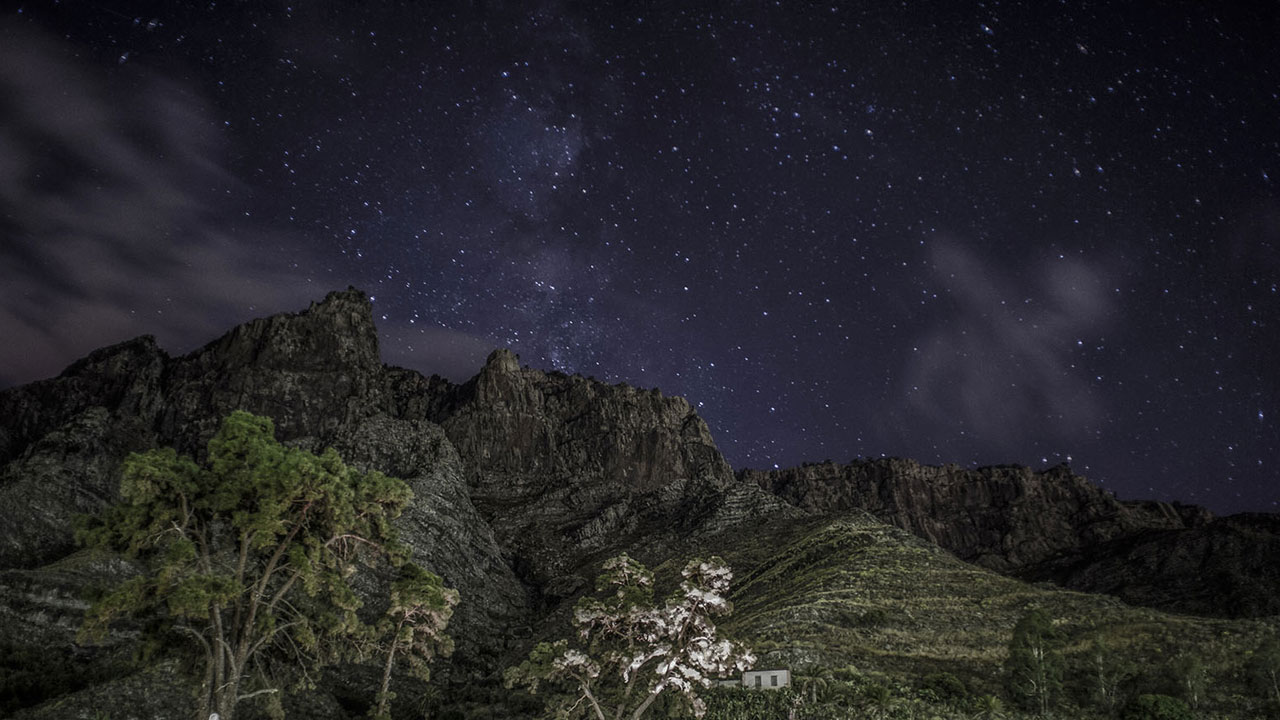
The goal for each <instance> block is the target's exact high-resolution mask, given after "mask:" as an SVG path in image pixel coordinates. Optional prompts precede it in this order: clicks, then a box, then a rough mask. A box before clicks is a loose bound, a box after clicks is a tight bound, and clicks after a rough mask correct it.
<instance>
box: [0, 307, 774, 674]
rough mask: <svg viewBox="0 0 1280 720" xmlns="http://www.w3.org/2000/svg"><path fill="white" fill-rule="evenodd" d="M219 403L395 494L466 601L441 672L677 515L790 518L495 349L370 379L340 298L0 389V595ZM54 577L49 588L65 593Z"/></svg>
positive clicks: (140, 347) (704, 436) (636, 420)
mask: <svg viewBox="0 0 1280 720" xmlns="http://www.w3.org/2000/svg"><path fill="white" fill-rule="evenodd" d="M235 409H244V410H248V411H250V412H253V413H256V414H259V415H265V416H268V417H271V418H272V419H273V420H274V421H275V424H276V428H277V435H278V437H279V439H281V440H282V441H284V442H287V443H290V444H293V445H296V446H299V447H305V448H307V449H310V450H313V451H319V450H322V449H323V448H325V447H334V448H335V449H337V450H338V451H339V453H340V454H341V455H342V456H343V457H344V458H345V459H346V460H347V461H348V462H350V463H351V464H353V465H355V466H357V467H360V468H362V469H378V470H381V471H383V472H385V473H388V474H390V475H394V476H397V477H401V478H404V479H405V480H407V481H408V482H409V484H410V486H411V487H412V488H413V490H414V493H415V498H416V499H415V502H414V503H413V505H412V506H411V507H410V508H409V510H408V511H407V512H406V513H405V514H404V516H403V517H402V518H401V519H400V529H401V531H402V533H403V534H404V537H405V539H407V540H408V541H409V542H410V544H411V545H412V546H413V548H414V551H415V553H414V554H415V559H416V560H417V561H418V562H420V563H421V564H422V565H424V566H426V567H428V568H430V569H432V570H433V571H435V572H437V573H439V574H440V575H441V576H442V577H444V579H445V580H446V581H447V582H448V583H450V584H451V585H453V586H455V587H457V588H458V589H459V590H460V591H461V593H462V597H463V598H464V599H465V601H464V602H463V603H462V604H461V605H460V606H459V608H458V610H457V613H456V615H455V617H454V620H453V622H452V623H451V625H450V632H451V634H453V635H454V637H455V639H456V640H457V641H458V647H459V650H458V662H455V663H453V664H454V665H455V666H460V667H472V668H484V669H487V670H492V669H493V668H495V667H497V662H496V658H497V657H498V656H499V655H501V654H502V653H504V652H507V651H508V650H509V649H510V644H511V643H510V640H511V636H510V633H509V632H508V630H509V629H510V628H513V627H520V626H528V624H529V622H530V620H529V615H530V613H531V612H534V611H535V610H537V609H538V608H540V607H544V606H545V605H546V604H547V603H556V602H558V601H559V599H561V598H564V597H568V596H570V595H572V594H573V593H574V592H576V591H578V590H579V589H580V588H582V587H583V586H584V585H585V578H587V577H590V576H591V575H592V573H593V572H594V571H593V570H591V569H583V568H586V567H587V566H588V565H589V564H591V562H592V558H596V557H598V556H599V555H600V554H602V553H608V552H611V551H616V550H617V549H618V548H621V547H625V546H626V545H625V544H624V543H629V542H630V540H629V538H631V539H633V538H635V536H637V535H643V536H644V538H645V540H644V542H636V543H635V544H636V545H647V546H648V547H650V548H652V549H653V552H656V553H662V552H665V551H668V550H669V549H670V548H672V547H674V546H675V544H676V543H678V539H679V538H680V537H681V536H683V535H687V534H688V533H689V532H691V531H692V530H693V529H694V525H695V524H696V522H702V524H703V525H706V524H707V522H710V521H712V520H714V523H713V524H717V527H719V526H728V525H732V524H733V523H734V522H736V521H738V520H740V519H742V518H746V517H748V516H750V515H751V514H752V513H757V514H758V513H761V512H783V513H784V514H785V513H786V512H793V513H794V512H795V511H794V510H793V509H790V508H788V507H787V506H785V504H783V503H781V502H779V501H777V500H776V499H774V498H772V497H771V496H769V495H767V494H766V493H763V492H760V491H752V492H745V493H744V492H743V488H742V487H741V486H740V485H739V484H738V483H736V482H734V478H733V475H732V471H731V469H730V468H729V466H728V464H727V463H726V462H725V461H724V459H723V457H721V455H720V453H719V452H718V451H717V450H716V447H715V444H714V443H713V441H712V439H711V436H710V433H709V432H708V430H707V426H706V424H705V423H704V422H703V421H702V420H701V418H699V417H698V416H697V414H696V413H695V412H694V411H693V410H692V408H691V407H690V406H689V404H688V403H687V402H686V401H685V400H683V399H682V398H669V397H664V396H662V395H661V394H660V393H658V392H657V391H656V390H653V391H646V390H637V389H635V388H631V387H627V386H624V385H616V386H609V385H606V384H603V383H599V382H595V381H593V380H587V379H585V378H582V377H578V376H566V375H563V374H560V373H544V372H541V371H537V370H530V369H527V368H521V367H520V366H519V363H518V360H517V358H516V357H515V355H513V354H512V353H510V352H508V351H506V350H498V351H495V352H494V353H493V354H492V356H491V357H490V358H489V360H488V362H487V363H486V364H485V366H484V367H483V368H482V369H481V370H480V373H479V374H478V375H477V376H476V377H475V378H473V379H472V380H471V381H469V382H467V383H463V384H461V385H456V384H453V383H450V382H448V381H446V380H443V379H442V378H439V377H424V376H422V375H420V374H419V373H416V372H413V371H411V370H405V369H402V368H390V367H384V366H383V365H382V364H381V361H380V359H379V353H378V340H377V332H376V328H375V326H374V323H373V315H372V308H371V305H370V302H369V300H368V298H367V296H366V295H365V294H364V293H362V292H360V291H357V290H354V289H353V290H348V291H345V292H335V293H331V294H329V296H328V297H326V298H325V299H324V300H323V301H322V302H318V303H313V304H312V305H311V307H310V308H308V309H307V310H305V311H303V312H299V313H288V314H281V315H275V316H272V317H268V318H263V319H259V320H254V321H252V322H249V323H246V324H244V325H241V326H239V327H237V328H235V329H233V330H231V331H230V332H228V333H227V334H225V335H223V336H222V337H220V338H218V339H217V340H214V341H213V342H211V343H209V344H208V345H206V346H205V347H203V348H200V349H199V350H196V351H195V352H192V353H190V354H188V355H186V356H183V357H170V356H169V355H168V354H167V353H165V352H164V351H163V350H162V349H160V348H159V347H158V346H157V345H156V343H155V342H154V340H153V339H152V338H149V337H143V338H138V339H136V340H132V341H129V342H126V343H121V344H119V345H116V346H112V347H109V348H104V349H102V350H99V351H96V352H94V353H93V354H91V355H90V356H88V357H87V358H85V359H83V360H81V361H79V362H76V363H75V364H73V365H71V366H70V367H68V368H67V369H66V370H65V371H64V372H63V373H62V374H61V375H59V376H58V377H56V378H52V379H49V380H45V381H41V382H37V383H33V384H30V385H26V386H23V387H18V388H11V389H9V390H5V391H3V392H0V570H4V569H8V570H10V571H11V572H10V573H9V574H8V575H7V576H6V577H7V578H8V582H9V583H10V584H9V585H8V587H9V589H10V590H11V592H5V593H0V594H3V595H4V596H5V597H7V598H8V597H18V596H19V595H31V594H32V593H35V594H37V595H38V594H39V593H40V592H42V591H41V590H39V589H38V588H35V586H34V585H33V583H36V584H38V583H39V582H41V581H42V580H41V579H42V578H48V577H51V576H50V575H49V574H48V573H45V572H39V571H37V568H41V567H42V566H48V565H49V563H54V562H56V561H59V560H60V559H61V558H64V557H66V556H68V554H70V553H72V552H73V551H74V544H73V542H72V534H71V520H72V518H73V516H74V515H76V514H77V513H87V512H95V511H97V510H98V509H100V508H101V507H103V506H104V504H106V503H108V502H110V501H112V500H114V499H115V498H116V488H117V486H118V483H119V466H120V462H121V460H122V459H123V458H124V457H125V456H126V455H127V454H128V453H129V452H131V451H137V450H145V449H148V448H153V447H158V446H174V447H177V448H178V449H179V450H181V451H183V452H185V453H189V454H194V455H197V456H199V455H201V454H202V453H203V452H204V447H205V445H206V443H207V442H208V440H209V438H210V437H211V436H212V434H213V433H214V432H215V430H216V428H217V426H218V423H219V422H220V420H221V419H222V418H223V417H225V416H226V415H227V414H229V413H230V412H231V411H233V410H235ZM703 521H706V522H703ZM23 571H30V572H27V573H26V574H25V575H24V574H23ZM58 577H59V578H60V580H59V584H58V587H57V588H47V590H48V592H51V593H52V592H55V590H56V592H63V593H64V594H65V593H66V592H70V593H72V594H71V595H70V596H68V597H72V596H74V592H73V591H74V587H71V586H68V585H67V584H66V583H65V582H63V581H64V580H65V579H66V578H65V576H58ZM71 585H74V583H72V584H71ZM33 588H34V589H33ZM0 589H2V588H0ZM10 609H11V610H12V608H10Z"/></svg>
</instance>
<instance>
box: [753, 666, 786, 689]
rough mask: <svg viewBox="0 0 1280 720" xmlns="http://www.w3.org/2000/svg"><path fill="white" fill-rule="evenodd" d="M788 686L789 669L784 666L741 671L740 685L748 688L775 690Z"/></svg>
mask: <svg viewBox="0 0 1280 720" xmlns="http://www.w3.org/2000/svg"><path fill="white" fill-rule="evenodd" d="M790 686H791V671H790V670H788V669H786V668H779V669H777V670H748V671H746V672H744V673H742V687H744V688H747V689H749V690H777V689H779V688H784V687H790Z"/></svg>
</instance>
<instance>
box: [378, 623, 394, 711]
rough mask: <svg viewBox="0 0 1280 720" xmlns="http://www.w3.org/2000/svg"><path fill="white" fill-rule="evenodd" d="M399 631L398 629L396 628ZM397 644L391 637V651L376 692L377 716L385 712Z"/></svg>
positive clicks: (388, 651)
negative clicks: (379, 686)
mask: <svg viewBox="0 0 1280 720" xmlns="http://www.w3.org/2000/svg"><path fill="white" fill-rule="evenodd" d="M397 630H399V628H397ZM398 644H399V643H398V642H397V641H396V639H395V636H392V640H391V649H390V650H387V664H386V665H383V666H382V688H381V689H379V690H378V714H379V715H384V714H386V712H387V690H388V689H389V688H390V687H391V665H392V662H394V660H395V657H396V646H397V645H398Z"/></svg>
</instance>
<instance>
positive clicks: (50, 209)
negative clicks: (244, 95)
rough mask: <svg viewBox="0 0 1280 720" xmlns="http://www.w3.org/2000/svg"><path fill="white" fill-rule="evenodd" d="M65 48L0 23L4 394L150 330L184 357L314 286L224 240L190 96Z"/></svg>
mask: <svg viewBox="0 0 1280 720" xmlns="http://www.w3.org/2000/svg"><path fill="white" fill-rule="evenodd" d="M70 50H71V48H70V46H65V45H63V44H60V43H59V42H57V41H55V40H52V39H50V38H47V37H45V36H42V35H39V34H37V33H35V32H33V31H32V30H30V29H28V28H27V27H26V26H19V25H16V24H0V95H2V96H3V97H4V98H5V99H6V102H3V103H0V238H2V239H3V242H0V337H4V338H6V342H5V343H3V344H0V387H3V386H6V385H11V384H14V383H18V382H26V381H29V380H34V379H37V378H39V377H43V376H47V375H50V374H52V373H56V372H57V371H58V370H59V369H60V368H61V367H62V366H64V365H65V364H67V363H69V362H70V361H72V360H74V359H75V358H76V357H79V356H80V355H83V354H84V353H85V352H87V351H89V350H91V349H93V348H95V347H99V346H101V345H105V344H109V343H112V342H118V341H120V340H124V339H127V338H129V337H132V336H135V335H139V334H143V333H152V334H155V335H157V336H158V338H159V339H160V341H161V343H162V344H164V345H165V346H166V347H168V348H169V349H170V350H171V351H179V352H180V351H185V350H188V349H190V348H191V347H192V346H194V345H196V344H198V343H200V342H203V341H205V340H208V339H210V337H211V336H212V335H213V334H216V333H217V332H219V331H220V330H223V329H225V327H226V326H227V325H228V324H230V323H233V322H236V321H238V320H243V319H247V318H248V317H252V316H254V315H258V314H265V313H264V311H265V312H274V311H276V310H279V309H284V308H288V307H292V306H294V305H298V304H300V303H301V304H305V302H306V300H307V299H309V298H311V297H313V296H316V295H317V294H318V292H320V291H321V290H320V289H319V288H316V287H314V286H311V285H309V284H308V282H307V281H306V279H305V278H303V279H290V280H287V281H285V280H283V278H284V277H285V275H284V274H283V273H280V272H277V271H278V270H279V269H281V268H283V267H284V265H285V263H286V262H303V263H306V262H307V259H305V258H296V257H295V258H286V257H282V256H281V255H278V254H276V253H273V252H272V250H271V249H272V248H273V247H278V246H279V245H280V243H273V242H271V241H270V238H268V237H265V236H261V235H255V236H254V237H253V239H252V241H249V240H246V239H244V238H242V237H239V236H237V235H236V234H234V233H233V231H232V230H231V223H229V222H228V221H227V217H228V216H229V215H230V214H231V212H232V211H234V208H230V207H227V206H225V204H224V201H220V200H219V198H220V197H225V196H227V195H228V194H229V191H230V192H231V193H234V191H236V190H237V189H238V185H237V183H236V181H235V180H234V178H232V176H231V174H230V173H229V172H228V171H226V170H225V169H224V167H223V165H222V163H221V160H220V158H221V156H222V151H221V148H220V145H219V142H220V139H219V135H218V133H217V130H216V128H215V123H214V122H213V121H212V118H211V117H210V114H209V112H208V110H207V109H206V108H205V107H204V105H203V103H202V102H201V100H200V98H199V97H198V96H196V95H195V94H193V93H192V92H190V91H189V90H188V89H187V88H184V87H182V86H179V85H176V84H174V83H172V82H169V81H167V80H164V79H162V78H159V77H154V76H150V75H147V74H146V73H145V72H143V71H134V70H132V69H130V68H118V69H116V70H114V71H111V72H108V71H107V70H105V69H102V68H98V67H94V66H91V65H88V64H85V63H83V62H81V61H79V60H77V59H75V58H74V57H73V56H72V55H71V52H70ZM289 277H295V276H292V275H290V276H289Z"/></svg>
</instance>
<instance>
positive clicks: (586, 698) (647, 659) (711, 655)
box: [506, 555, 755, 720]
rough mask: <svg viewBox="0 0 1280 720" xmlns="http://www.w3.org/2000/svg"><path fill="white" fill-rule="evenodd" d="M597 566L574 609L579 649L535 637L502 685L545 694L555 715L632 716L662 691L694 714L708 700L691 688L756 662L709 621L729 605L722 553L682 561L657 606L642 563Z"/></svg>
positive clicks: (622, 560) (605, 719) (600, 719)
mask: <svg viewBox="0 0 1280 720" xmlns="http://www.w3.org/2000/svg"><path fill="white" fill-rule="evenodd" d="M603 570H604V572H603V573H602V574H601V575H600V577H599V579H598V580H597V582H596V589H597V590H598V591H599V592H600V593H601V594H602V596H601V597H597V598H584V599H583V600H581V601H580V602H579V603H578V606H577V608H575V611H574V625H575V626H576V627H577V629H578V636H579V639H580V640H581V641H582V647H575V646H571V644H570V643H569V641H568V640H561V641H559V642H555V643H539V644H538V645H537V646H536V647H535V648H534V649H533V651H532V652H531V653H530V654H529V659H528V660H527V661H525V662H524V663H521V665H520V666H519V667H515V668H511V669H509V670H508V671H507V673H506V680H507V685H508V687H510V686H513V685H517V684H520V685H525V686H527V687H528V688H529V689H530V691H531V692H534V693H538V692H539V691H540V690H541V691H544V692H547V694H549V695H551V698H550V699H549V700H548V703H547V704H548V707H549V709H551V710H552V711H553V712H554V713H555V716H556V717H558V718H595V720H621V719H622V718H631V720H639V718H641V717H643V716H644V714H645V712H646V711H647V710H648V709H649V707H650V706H651V705H652V704H653V703H654V701H655V700H657V699H658V698H659V697H660V696H661V695H662V694H663V693H664V692H667V691H671V693H672V696H673V697H675V698H678V699H679V700H680V701H682V702H684V703H685V704H687V705H688V706H689V708H690V709H691V710H692V711H693V713H694V715H696V716H698V717H701V716H702V715H703V714H704V713H705V712H706V705H705V704H704V703H703V701H702V699H701V698H700V697H698V691H699V690H701V689H704V688H708V687H710V686H711V685H712V684H713V683H714V682H715V678H716V677H717V676H720V675H722V674H726V673H730V672H734V673H738V672H741V671H743V670H746V669H747V668H749V667H751V664H752V663H754V662H755V657H754V656H753V655H752V654H751V653H750V652H748V651H747V650H746V649H744V648H743V647H741V646H739V645H737V644H735V643H733V642H731V641H729V640H726V639H722V638H718V637H717V636H716V627H715V624H714V623H713V622H712V617H714V616H717V615H723V614H728V613H729V612H731V611H732V610H733V607H732V604H731V603H730V602H729V601H728V600H727V599H726V597H725V596H726V595H727V594H728V590H729V582H730V580H732V578H733V573H732V572H730V570H729V568H728V567H727V566H726V565H725V564H724V561H723V560H721V559H720V558H716V557H713V558H711V559H709V560H693V561H691V562H689V564H688V565H686V566H685V568H684V571H683V573H682V574H683V577H684V581H683V582H682V583H681V584H680V587H679V589H678V590H676V592H675V593H673V594H672V595H671V597H670V598H668V599H667V601H666V602H665V603H664V604H662V605H657V604H655V603H654V602H653V574H652V573H651V572H649V570H648V569H647V568H645V566H644V565H642V564H641V563H639V562H637V561H635V560H633V559H631V558H630V557H628V556H626V555H619V556H618V557H615V558H612V559H610V560H608V561H606V562H605V563H604V566H603ZM547 685H550V686H551V687H550V688H548V687H546V686H547Z"/></svg>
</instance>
